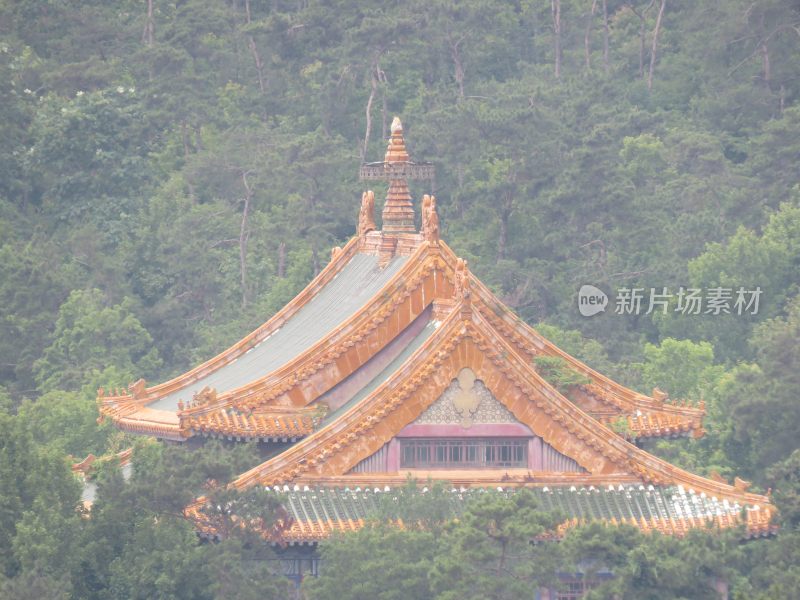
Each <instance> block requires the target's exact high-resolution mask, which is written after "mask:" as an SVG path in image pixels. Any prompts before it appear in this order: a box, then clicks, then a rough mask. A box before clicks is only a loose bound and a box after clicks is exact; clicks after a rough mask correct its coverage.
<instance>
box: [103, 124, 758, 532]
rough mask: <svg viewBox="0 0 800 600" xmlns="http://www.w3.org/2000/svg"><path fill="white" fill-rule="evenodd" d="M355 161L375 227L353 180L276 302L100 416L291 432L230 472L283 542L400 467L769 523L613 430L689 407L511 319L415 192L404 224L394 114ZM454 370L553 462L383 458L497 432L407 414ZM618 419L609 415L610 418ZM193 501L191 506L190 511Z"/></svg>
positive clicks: (754, 525) (740, 493)
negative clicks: (378, 219) (285, 295)
mask: <svg viewBox="0 0 800 600" xmlns="http://www.w3.org/2000/svg"><path fill="white" fill-rule="evenodd" d="M362 173H365V174H366V175H367V176H368V177H369V178H370V179H375V178H381V177H382V178H384V179H387V180H389V194H388V198H387V202H386V205H385V208H384V211H383V229H382V230H378V229H377V228H376V225H375V219H374V194H373V193H372V192H365V194H364V195H363V197H362V206H361V211H360V214H359V223H358V235H357V236H356V237H354V238H353V239H352V240H350V242H348V243H347V244H346V245H345V246H344V248H334V250H333V251H332V253H331V262H330V263H329V264H328V266H327V267H326V268H325V269H323V271H322V272H321V273H320V274H319V275H318V276H317V277H316V278H315V279H314V280H313V281H312V282H311V283H310V284H309V285H308V286H307V287H306V289H305V290H303V291H302V292H301V293H300V294H299V295H298V296H297V297H296V298H295V299H294V300H292V302H290V303H289V304H288V305H287V306H286V307H285V308H284V309H283V310H281V311H280V312H279V313H278V314H276V315H275V316H274V317H272V318H271V319H270V320H269V321H267V322H266V323H265V324H264V325H262V326H261V327H259V328H258V329H257V330H256V331H254V332H253V333H251V334H250V335H248V336H247V337H245V338H244V339H243V340H241V341H240V342H238V343H237V344H235V345H234V346H232V347H231V348H229V349H227V350H226V351H224V352H223V353H221V354H220V355H218V356H216V357H214V358H212V359H211V360H209V361H207V362H206V363H204V364H202V365H200V366H198V367H196V368H195V369H193V370H191V371H189V372H187V373H185V374H183V375H181V376H179V377H177V378H175V379H173V380H171V381H169V382H167V383H164V384H161V385H157V386H153V387H147V386H146V384H145V382H144V381H142V380H140V381H138V382H136V383H134V384H132V385H131V386H129V389H128V391H127V392H124V391H123V392H120V391H114V392H112V393H110V394H106V393H104V392H102V390H101V393H100V394H99V395H98V403H99V405H100V411H101V413H102V415H104V416H105V417H107V418H110V419H111V420H112V421H113V422H114V423H115V424H116V425H117V426H118V427H120V428H121V429H125V430H128V431H133V432H137V433H148V434H151V435H156V436H158V437H162V438H168V439H173V440H185V439H187V438H189V437H192V436H197V435H201V436H223V437H228V438H232V439H254V438H255V439H260V440H263V441H296V443H294V444H293V445H292V446H291V447H289V448H288V449H286V450H284V451H283V452H281V453H280V454H278V455H277V456H275V457H274V458H272V459H270V460H268V461H266V462H265V463H263V464H262V465H259V466H258V467H256V468H255V469H252V470H251V471H248V472H247V473H244V474H242V475H241V476H240V477H239V478H238V479H237V480H236V481H235V482H234V483H233V485H234V486H235V487H237V488H240V489H244V488H247V487H249V486H252V485H261V486H268V487H271V488H272V487H275V486H278V488H279V489H280V490H286V491H285V492H282V493H285V494H287V495H286V500H287V503H288V504H289V506H290V507H291V510H289V509H288V508H287V510H289V512H290V513H291V514H292V515H293V517H292V518H293V523H294V524H293V525H292V526H291V527H290V528H288V529H287V530H286V531H284V532H283V534H282V535H284V536H285V539H286V540H291V541H302V540H304V539H305V540H307V541H313V540H316V539H318V538H319V537H321V536H323V535H326V534H327V533H328V532H330V531H332V530H337V529H341V528H345V529H346V528H350V527H355V526H356V525H357V524H358V523H359V522H360V521H359V519H363V518H365V517H364V516H363V515H361V513H359V512H358V511H357V510H356V508H353V507H354V506H361V504H359V503H362V500H359V498H362V497H364V494H365V493H366V492H365V493H362V492H360V491H359V490H360V489H361V488H368V489H379V490H384V489H388V490H393V489H396V488H398V487H399V486H402V484H403V483H404V481H406V479H407V478H408V477H409V476H412V477H416V478H418V479H420V480H424V479H426V478H429V477H430V478H433V479H438V480H445V481H448V482H450V483H451V484H452V485H455V486H456V487H457V488H458V490H459V491H458V492H457V493H455V495H454V498H458V499H462V500H463V498H465V497H468V496H469V494H471V493H472V492H462V491H461V488H462V487H463V488H464V489H465V490H466V489H470V488H481V487H492V488H494V487H498V486H500V487H503V488H504V489H509V488H512V489H513V488H516V487H521V486H524V487H531V488H534V489H536V490H538V491H537V493H538V494H540V495H541V496H542V501H543V504H544V505H545V506H549V504H548V502H549V503H555V504H558V506H559V507H561V508H563V509H564V512H565V513H566V514H568V515H570V517H571V518H572V519H600V520H605V521H608V522H630V523H634V524H636V525H638V526H640V527H642V528H645V529H657V530H661V531H669V532H676V533H680V532H681V531H683V530H685V529H686V528H688V527H691V526H700V525H704V524H705V521H706V520H708V519H712V520H713V521H714V522H715V523H717V524H718V525H720V526H731V525H734V524H737V523H740V522H744V523H746V524H747V525H748V527H749V528H750V530H751V531H752V532H753V533H754V534H759V532H763V531H766V530H768V529H769V528H770V527H771V525H770V523H771V515H772V512H773V509H772V507H771V505H770V503H769V500H768V499H767V498H766V497H764V496H760V495H756V494H751V493H748V492H747V491H746V485H745V484H744V483H743V482H737V485H733V486H732V485H728V484H727V483H725V482H723V481H719V480H711V479H706V478H703V477H699V476H696V475H693V474H691V473H688V472H686V471H683V470H681V469H679V468H677V467H675V466H673V465H670V464H669V463H667V462H665V461H663V460H661V459H658V458H656V457H654V456H652V455H650V454H648V453H647V452H645V451H644V450H641V449H640V448H638V447H636V446H635V445H633V444H631V443H630V441H629V440H626V439H625V438H624V437H623V436H622V435H620V433H617V432H615V431H614V429H615V428H616V429H622V430H623V431H624V432H625V435H626V436H627V437H628V438H631V437H654V436H676V435H690V436H693V437H699V436H701V435H702V434H703V428H702V417H703V415H704V412H705V411H704V407H703V406H702V403H701V404H700V405H698V406H692V405H687V404H685V403H682V404H676V403H671V402H669V401H668V399H667V398H666V394H664V393H663V392H660V391H658V390H654V394H653V396H652V397H651V396H646V395H643V394H639V393H637V392H634V391H632V390H630V389H628V388H626V387H624V386H622V385H620V384H618V383H616V382H614V381H612V380H610V379H608V378H607V377H605V376H603V375H601V374H600V373H597V372H596V371H594V370H593V369H591V368H589V367H588V366H586V365H585V364H583V363H582V362H580V361H579V360H577V359H575V358H574V357H572V356H570V355H568V354H566V353H565V352H563V351H562V350H560V349H559V348H557V347H556V346H555V345H554V344H552V343H551V342H550V341H548V340H547V339H545V338H544V337H543V336H542V335H540V334H539V333H538V332H536V331H535V330H534V329H532V328H531V327H530V326H528V325H527V324H526V323H524V322H523V321H521V320H520V319H519V318H518V317H517V316H516V315H514V314H513V312H512V311H511V310H510V309H508V308H507V307H506V306H505V305H504V304H503V303H502V302H501V301H500V300H499V299H498V298H497V297H496V296H495V295H494V294H493V293H492V292H491V291H490V290H489V289H488V288H487V287H486V286H484V285H483V284H482V283H481V282H480V281H479V280H477V279H476V278H475V277H474V276H473V275H472V274H471V273H470V271H469V269H468V268H467V264H466V262H465V261H463V260H462V259H460V258H459V257H458V256H456V254H455V253H454V252H453V251H452V250H451V249H450V248H449V247H448V246H447V245H446V244H445V243H444V242H443V241H442V240H440V239H439V219H438V215H437V211H436V199H435V198H434V197H433V196H425V197H424V198H423V202H422V219H421V221H422V227H421V230H420V231H419V232H417V231H416V229H415V227H414V226H413V205H412V204H411V197H410V195H409V194H408V186H407V182H406V179H407V178H410V177H415V176H419V177H423V178H425V177H429V176H430V173H431V167H430V165H419V164H416V163H412V162H411V161H410V160H409V157H408V153H407V150H406V148H405V142H404V140H403V130H402V125H401V124H400V122H399V120H395V122H394V123H393V124H392V139H391V141H390V143H389V148H388V150H387V154H386V159H385V161H384V162H383V163H377V166H376V165H368V166H366V167H363V168H362ZM409 210H410V212H409ZM538 356H556V357H560V358H561V359H563V361H564V364H565V365H566V366H567V367H568V368H570V369H572V370H574V371H576V372H577V373H579V374H581V375H582V376H583V377H584V378H586V379H587V380H588V381H589V383H587V384H585V385H581V386H578V387H576V388H575V389H574V390H572V393H570V394H569V398H568V397H566V396H565V395H563V394H562V393H560V392H559V391H558V390H556V389H555V388H553V387H552V386H551V385H550V384H548V383H547V381H545V380H544V379H543V378H542V377H541V376H540V374H539V373H538V372H537V370H536V368H535V366H534V365H535V362H534V359H535V358H536V357H538ZM464 372H468V373H469V374H470V375H469V377H468V382H467V384H466V385H467V387H470V386H472V385H474V384H473V383H472V381H473V380H477V381H479V382H480V385H481V386H483V387H482V388H481V390H483V392H482V393H484V395H488V397H491V402H494V403H495V404H496V405H497V406H498V407H500V408H499V409H498V410H500V411H504V414H506V415H507V417H508V418H509V419H510V420H512V421H513V423H512V424H510V425H508V427H511V428H512V429H511V430H513V431H516V432H520V431H522V432H527V433H526V435H527V436H528V437H530V439H535V440H536V443H538V444H539V446H538V447H539V448H541V449H543V450H541V451H542V452H545V453H546V454H547V456H551V457H555V458H553V459H552V460H549V459H548V460H549V462H548V460H544V459H541V460H540V462H539V463H536V464H534V463H529V464H528V465H527V467H525V468H523V467H520V466H516V467H502V468H486V467H482V468H462V469H456V470H451V471H443V470H441V469H430V470H424V469H420V468H415V469H409V468H400V467H399V463H398V462H395V463H391V462H390V461H389V459H387V458H386V457H387V455H388V454H391V453H392V452H397V449H396V447H395V446H394V444H396V443H397V441H398V440H399V439H400V438H401V437H402V436H403V435H411V434H410V433H408V432H409V431H420V430H423V431H438V432H439V434H442V432H448V431H449V432H451V433H452V432H453V431H455V432H456V434H457V435H478V433H476V432H479V431H483V430H485V431H500V430H501V429H503V427H504V426H503V425H500V424H494V425H493V424H492V423H494V422H493V421H492V422H490V423H489V424H487V425H486V426H483V425H476V428H474V429H470V427H471V423H470V418H471V417H470V415H471V414H475V413H471V412H469V410H472V409H469V410H468V411H467V412H463V411H464V410H467V408H464V407H461V406H460V405H459V407H458V408H457V409H454V410H460V411H462V413H460V414H463V417H464V418H463V420H462V422H461V423H460V424H459V423H457V424H451V425H447V424H444V425H441V426H435V425H434V426H431V425H428V426H427V427H428V429H425V427H426V426H425V425H419V422H420V421H419V419H420V417H421V415H423V413H425V411H426V410H428V409H429V408H430V407H432V406H433V405H434V403H436V402H437V401H438V402H442V400H441V399H442V398H445V396H446V394H447V393H450V392H448V389H452V386H454V385H456V384H455V382H457V381H461V380H460V379H459V378H460V377H461V376H462V375H463V373H464ZM459 385H460V384H459ZM462 391H463V392H464V393H465V394H467V396H470V394H473V395H474V394H475V391H474V390H473V389H472V388H470V389H466V388H465V389H463V390H462ZM447 397H448V398H449V396H447ZM470 397H472V396H470ZM467 400H469V398H468V399H467ZM473 400H474V401H475V402H478V399H477V396H475V397H474V398H473ZM469 401H470V402H471V401H472V400H469ZM481 401H482V400H481ZM488 401H489V400H487V402H488ZM452 402H456V401H455V400H453V401H452ZM468 404H469V402H468ZM465 406H466V405H465ZM473 409H474V406H473ZM451 412H452V411H451ZM506 420H508V419H506ZM620 420H622V421H623V422H624V423H625V427H622V428H617V427H615V426H616V424H617V423H619V422H620ZM415 427H416V429H414V428H415ZM420 427H421V429H420ZM431 427H433V429H431ZM437 427H438V429H437ZM481 427H484V429H481ZM409 428H410V429H409ZM511 430H509V429H505V430H504V431H511ZM404 432H405V433H404ZM448 435H449V434H448ZM531 436H532V437H531ZM298 440H299V441H298ZM392 448H394V450H392ZM390 464H394V466H392V467H390V466H388V465H390ZM294 486H304V488H303V489H305V488H306V487H307V488H308V490H307V491H303V492H296V491H294V490H299V489H300V488H299V487H297V488H296V487H294ZM609 486H612V487H611V488H610V487H609ZM350 490H357V491H356V492H352V491H350ZM684 490H689V491H688V492H686V491H684ZM375 493H377V492H375ZM366 494H367V496H366V497H368V496H369V493H366ZM465 494H466V495H465ZM687 498H688V500H687ZM351 501H352V502H351ZM353 503H355V504H353ZM559 503H560V504H559ZM555 504H554V506H555ZM612 506H613V507H615V508H614V509H613V510H612V509H611V508H610V507H612ZM199 507H200V505H199V504H197V505H194V506H193V508H192V509H191V512H193V513H194V515H195V516H196V517H197V518H198V519H199V521H200V522H202V518H201V515H200V513H199V512H198V511H199ZM294 507H299V508H298V509H297V510H295V508H294ZM742 509H747V512H746V514H747V515H748V516H747V517H746V518H743V517H741V515H740V512H742ZM354 511H355V512H354ZM755 515H757V516H755ZM356 516H357V518H355V517H356Z"/></svg>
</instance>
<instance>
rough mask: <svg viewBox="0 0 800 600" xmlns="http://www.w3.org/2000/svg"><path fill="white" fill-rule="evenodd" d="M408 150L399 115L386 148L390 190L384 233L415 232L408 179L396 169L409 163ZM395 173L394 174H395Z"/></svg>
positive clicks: (387, 199) (394, 122)
mask: <svg viewBox="0 0 800 600" xmlns="http://www.w3.org/2000/svg"><path fill="white" fill-rule="evenodd" d="M408 162H409V159H408V152H407V151H406V143H405V140H403V124H402V123H401V122H400V119H399V118H398V117H395V118H394V120H392V137H391V138H390V139H389V146H388V147H387V148H386V157H385V159H384V166H385V167H386V170H387V171H388V173H389V176H390V177H391V179H389V191H388V192H386V204H384V205H383V232H384V233H415V232H416V231H417V229H416V227H414V205H413V204H412V202H411V194H410V193H409V192H408V181H407V180H406V177H405V174H404V173H402V171H395V169H393V167H394V166H395V165H398V163H400V164H405V163H408ZM393 173H394V174H393ZM401 173H402V174H401Z"/></svg>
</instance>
